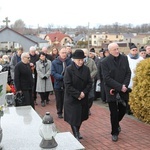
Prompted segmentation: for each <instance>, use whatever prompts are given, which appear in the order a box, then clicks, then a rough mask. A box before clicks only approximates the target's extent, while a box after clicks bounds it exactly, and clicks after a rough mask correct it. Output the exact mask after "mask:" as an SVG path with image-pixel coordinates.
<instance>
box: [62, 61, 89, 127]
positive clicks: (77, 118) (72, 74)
mask: <svg viewBox="0 0 150 150" xmlns="http://www.w3.org/2000/svg"><path fill="white" fill-rule="evenodd" d="M64 85H65V97H64V120H65V121H67V122H68V123H69V124H70V125H74V126H79V125H81V123H82V121H84V120H87V119H88V112H89V107H88V93H89V91H90V89H91V87H92V79H91V76H90V70H89V68H88V67H87V66H85V65H83V66H82V67H80V68H77V67H76V65H75V63H74V62H73V63H72V65H71V66H69V67H67V69H66V72H65V75H64ZM81 92H84V94H85V97H84V98H83V99H81V100H78V98H79V96H80V93H81Z"/></svg>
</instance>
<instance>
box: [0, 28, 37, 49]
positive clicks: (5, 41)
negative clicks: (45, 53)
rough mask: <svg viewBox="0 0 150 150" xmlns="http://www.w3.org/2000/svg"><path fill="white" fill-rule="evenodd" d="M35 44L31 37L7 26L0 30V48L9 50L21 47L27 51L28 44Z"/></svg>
mask: <svg viewBox="0 0 150 150" xmlns="http://www.w3.org/2000/svg"><path fill="white" fill-rule="evenodd" d="M33 45H35V46H37V45H38V43H37V42H36V41H33V40H32V39H30V38H28V37H26V36H24V35H22V34H20V33H18V32H16V31H14V30H13V29H11V28H9V27H5V28H3V29H1V30H0V49H1V50H9V49H11V48H13V49H14V48H19V47H20V46H21V47H23V49H24V51H29V48H30V46H33Z"/></svg>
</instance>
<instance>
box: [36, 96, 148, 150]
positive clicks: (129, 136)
mask: <svg viewBox="0 0 150 150" xmlns="http://www.w3.org/2000/svg"><path fill="white" fill-rule="evenodd" d="M49 98H50V103H49V104H48V105H46V106H45V107H41V104H40V101H41V100H40V97H39V96H38V98H37V103H38V105H36V106H35V110H36V111H37V113H38V114H39V115H40V116H41V117H43V116H44V115H45V113H46V112H47V111H48V112H50V114H51V115H52V117H53V119H54V123H55V125H56V127H57V129H58V131H59V132H71V133H72V131H71V128H70V125H69V124H68V123H67V122H65V121H64V119H59V118H58V117H57V111H56V103H55V95H50V96H49ZM91 113H92V114H91V116H89V119H88V120H87V121H84V122H83V124H82V126H81V129H80V132H81V135H82V136H83V139H82V140H80V142H81V144H82V145H83V146H84V147H85V148H86V150H129V149H131V150H141V149H144V150H150V142H149V141H150V125H148V124H145V123H143V122H141V121H139V120H138V119H136V118H135V117H134V116H132V115H125V117H124V118H123V120H122V121H121V123H120V125H121V128H122V131H121V133H120V134H119V139H118V141H117V142H112V140H111V134H110V132H111V126H110V113H109V109H108V104H103V103H102V102H101V100H100V99H99V100H97V101H94V103H93V106H92V108H91Z"/></svg>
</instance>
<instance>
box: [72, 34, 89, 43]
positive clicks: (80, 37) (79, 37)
mask: <svg viewBox="0 0 150 150" xmlns="http://www.w3.org/2000/svg"><path fill="white" fill-rule="evenodd" d="M87 40H88V37H87V36H86V34H79V35H77V36H75V37H74V38H73V42H74V45H76V44H77V43H78V42H79V41H87Z"/></svg>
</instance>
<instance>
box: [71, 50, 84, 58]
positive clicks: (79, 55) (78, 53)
mask: <svg viewBox="0 0 150 150" xmlns="http://www.w3.org/2000/svg"><path fill="white" fill-rule="evenodd" d="M72 58H73V59H83V58H85V56H84V52H83V50H81V49H77V50H76V51H75V52H74V53H73V54H72Z"/></svg>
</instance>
